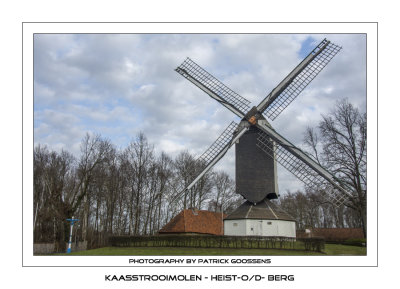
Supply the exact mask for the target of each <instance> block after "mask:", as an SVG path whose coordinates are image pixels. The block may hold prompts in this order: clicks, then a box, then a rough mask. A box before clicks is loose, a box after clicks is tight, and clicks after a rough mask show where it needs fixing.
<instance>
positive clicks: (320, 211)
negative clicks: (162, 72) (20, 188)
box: [33, 100, 367, 251]
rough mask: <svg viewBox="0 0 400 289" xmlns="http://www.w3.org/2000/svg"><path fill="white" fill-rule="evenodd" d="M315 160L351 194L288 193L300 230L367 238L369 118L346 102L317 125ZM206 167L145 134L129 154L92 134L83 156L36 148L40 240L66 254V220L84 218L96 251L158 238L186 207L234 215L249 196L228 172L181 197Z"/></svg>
mask: <svg viewBox="0 0 400 289" xmlns="http://www.w3.org/2000/svg"><path fill="white" fill-rule="evenodd" d="M305 144H306V146H307V148H308V150H309V152H310V155H313V157H314V158H315V159H316V161H317V162H319V163H320V164H321V165H322V166H324V167H326V168H328V169H329V170H331V171H332V172H333V173H335V175H336V177H338V178H339V179H340V182H342V184H344V185H345V186H346V187H347V188H349V191H350V192H351V194H352V197H351V198H350V199H349V201H348V202H346V204H345V206H341V207H339V208H338V207H335V206H334V205H332V204H331V203H329V202H326V199H324V198H323V194H324V192H323V191H321V188H319V187H308V188H306V190H305V193H303V192H300V191H298V192H295V193H291V192H287V193H286V194H282V196H281V198H280V200H279V201H278V202H279V203H280V205H281V206H282V207H283V209H284V210H286V211H287V212H288V213H289V214H291V215H292V216H293V217H295V219H296V220H297V227H298V228H300V229H302V228H306V227H326V228H328V227H362V228H363V229H364V233H366V184H367V183H366V115H365V114H361V113H360V112H359V111H358V110H357V109H356V108H354V107H353V106H352V105H351V104H350V103H349V102H348V101H346V100H343V101H341V102H339V103H338V104H337V106H336V108H335V110H334V111H333V112H332V113H331V114H330V115H328V116H324V117H323V120H322V121H321V122H320V125H319V126H318V128H316V129H313V128H308V129H307V131H306V133H305ZM201 166H202V164H201V163H198V162H197V161H196V160H195V158H194V157H193V156H192V155H191V154H189V153H188V152H187V151H184V152H181V153H180V154H179V155H178V156H176V157H175V158H171V157H170V156H169V155H167V154H166V153H164V152H163V153H161V154H156V153H155V151H154V148H153V146H152V145H151V144H149V142H148V141H147V139H146V137H145V135H144V134H143V133H140V134H138V135H137V136H136V138H134V139H133V140H132V141H131V143H130V144H129V145H128V146H127V147H126V148H125V149H122V150H117V149H116V147H115V145H113V144H112V143H111V142H110V141H109V140H107V139H104V138H102V137H101V136H100V135H89V134H87V135H86V136H85V137H84V139H83V140H82V143H81V154H80V156H78V157H77V158H76V157H74V156H73V155H72V154H71V153H69V152H67V151H65V150H63V151H61V152H56V151H52V150H50V149H49V148H47V147H46V146H42V145H37V146H36V147H35V148H34V204H33V206H34V216H33V230H34V232H33V233H34V241H35V242H56V243H57V244H58V245H59V250H61V251H62V250H64V248H65V247H64V246H65V243H64V242H65V241H66V240H67V238H68V234H69V227H68V223H67V222H66V219H67V218H71V217H75V218H78V219H80V222H79V223H78V226H76V228H77V231H76V232H75V236H76V237H77V238H79V239H80V240H88V241H89V245H91V246H92V247H95V246H99V245H102V244H103V242H104V241H105V239H106V238H107V236H109V235H111V234H118V235H123V234H129V235H152V234H155V233H157V232H158V231H159V229H161V228H162V227H163V226H164V225H165V224H166V223H167V222H168V221H169V220H170V219H171V218H172V217H173V216H175V215H176V214H177V213H178V212H180V211H181V210H182V209H185V208H190V207H195V208H199V209H208V210H214V211H217V210H221V209H223V210H224V212H227V213H229V212H230V211H232V210H234V209H235V208H236V207H237V206H238V205H239V204H240V203H241V202H243V198H242V197H240V196H239V195H237V194H235V184H234V181H233V180H232V179H231V178H230V177H229V175H228V174H226V173H225V172H215V171H212V170H211V171H209V172H208V173H207V174H205V175H204V177H203V178H202V179H201V180H200V181H199V182H198V183H197V184H196V185H195V186H194V187H193V188H192V189H191V190H190V191H188V192H186V193H185V194H183V195H182V196H179V197H176V196H177V193H178V192H180V191H181V190H182V189H183V188H185V187H186V186H187V185H188V184H189V183H190V182H191V181H192V180H193V177H194V176H195V175H196V172H198V171H199V169H200V168H201Z"/></svg>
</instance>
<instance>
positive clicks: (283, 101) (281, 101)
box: [257, 39, 342, 120]
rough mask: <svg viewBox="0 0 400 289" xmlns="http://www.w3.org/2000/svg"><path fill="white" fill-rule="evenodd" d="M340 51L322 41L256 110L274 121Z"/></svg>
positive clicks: (327, 42) (338, 48) (334, 45)
mask: <svg viewBox="0 0 400 289" xmlns="http://www.w3.org/2000/svg"><path fill="white" fill-rule="evenodd" d="M341 49H342V48H341V47H340V46H337V45H336V44H333V43H332V42H330V41H328V40H326V39H324V40H323V41H322V42H321V43H320V44H319V45H318V46H317V47H315V48H314V49H313V50H312V51H311V53H310V54H309V55H308V56H307V57H306V58H304V60H303V61H302V62H301V63H300V64H299V65H298V66H297V67H296V68H295V69H293V71H292V72H291V73H289V75H288V76H287V77H286V78H285V79H284V80H282V82H281V83H280V84H279V85H278V86H277V87H276V88H274V89H273V90H272V91H271V92H270V94H268V96H267V97H266V98H265V99H264V100H263V101H262V102H261V103H260V104H259V106H258V107H257V108H258V110H259V111H260V112H261V113H263V115H264V116H266V117H268V118H269V119H271V120H274V119H275V118H276V117H277V116H278V115H279V114H280V113H281V112H282V111H283V110H284V109H285V108H286V107H287V106H288V105H289V104H290V103H291V102H292V101H293V100H294V99H295V98H296V97H297V96H298V95H299V94H300V93H301V92H302V91H303V90H304V89H305V88H306V86H307V85H308V84H309V83H310V82H311V81H312V80H313V79H314V78H315V77H316V76H317V75H318V73H320V72H321V71H322V69H323V68H324V67H325V66H326V65H327V64H328V63H329V62H330V61H331V59H332V58H333V57H334V56H335V55H336V54H337V53H338V52H339V51H340V50H341Z"/></svg>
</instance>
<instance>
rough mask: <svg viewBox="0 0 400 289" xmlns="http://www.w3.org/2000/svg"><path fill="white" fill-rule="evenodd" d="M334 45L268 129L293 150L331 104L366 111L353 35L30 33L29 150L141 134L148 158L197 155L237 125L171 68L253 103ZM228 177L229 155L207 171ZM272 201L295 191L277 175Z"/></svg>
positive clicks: (122, 142)
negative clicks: (210, 79)
mask: <svg viewBox="0 0 400 289" xmlns="http://www.w3.org/2000/svg"><path fill="white" fill-rule="evenodd" d="M325 37H326V38H328V39H329V40H331V41H332V42H334V43H335V44H338V45H340V46H342V47H343V49H342V50H341V52H340V53H339V54H338V55H337V56H336V57H335V58H334V59H333V60H332V61H331V63H330V64H329V65H328V66H327V67H326V68H325V69H324V70H323V71H322V72H321V73H320V74H319V75H318V77H317V78H316V79H314V81H313V82H312V83H311V84H310V85H309V86H308V87H307V88H306V90H305V91H303V93H302V94H300V96H299V97H298V98H297V99H296V100H295V101H294V102H293V103H291V104H290V106H289V107H287V108H286V109H285V110H284V112H283V113H282V114H281V115H280V116H279V117H278V118H277V119H276V120H275V121H273V122H271V124H272V126H273V127H274V128H275V129H276V130H277V131H278V132H279V133H280V134H281V135H283V136H284V137H286V138H287V139H288V140H290V141H291V142H292V143H293V144H295V145H301V144H302V140H303V133H304V131H305V129H306V128H307V126H316V125H317V124H318V122H319V121H320V120H321V114H327V113H328V112H329V111H331V109H332V108H333V106H334V105H335V102H336V101H337V100H338V99H340V98H344V97H346V98H348V99H349V101H350V102H352V103H353V104H354V105H355V106H356V107H358V108H359V109H360V110H362V111H365V110H366V78H365V76H366V45H365V43H366V38H365V35H362V34H338V35H336V34H330V35H320V34H310V35H307V34H294V35H293V34H243V35H241V34H35V36H34V143H35V145H37V144H45V145H47V146H48V147H49V148H51V149H53V150H57V151H60V150H61V149H66V150H68V151H69V152H71V153H73V154H75V155H77V156H78V155H79V151H80V142H81V140H82V138H83V136H84V135H85V134H86V132H89V133H98V134H101V135H102V136H103V137H106V138H108V139H110V140H111V141H112V143H114V144H115V145H117V146H118V147H119V148H125V147H126V146H127V145H128V143H129V142H130V141H131V140H132V139H133V138H134V137H135V136H136V135H137V134H138V133H139V132H140V131H142V132H144V133H145V135H146V136H147V138H148V140H149V142H150V143H152V144H153V145H154V148H155V150H156V151H157V152H161V151H165V152H167V153H168V154H170V155H171V156H176V155H177V154H178V153H179V152H181V151H182V150H185V149H187V150H189V152H191V153H193V154H194V155H196V156H199V155H200V154H201V153H202V152H203V151H205V150H206V149H207V148H208V147H209V146H210V145H211V144H212V142H213V141H214V140H215V139H216V138H217V137H218V136H219V135H220V134H221V133H222V131H223V130H224V129H225V128H226V127H227V126H228V124H229V123H230V122H231V121H232V120H235V121H237V122H238V121H239V119H238V118H237V117H236V116H235V115H234V114H233V113H232V112H230V111H229V110H227V109H226V108H225V107H223V106H222V105H220V104H218V103H217V102H216V101H215V100H213V99H211V98H210V97H208V96H207V95H206V94H205V93H204V92H202V91H201V90H200V89H198V88H197V87H195V86H194V85H193V84H191V83H190V82H189V81H187V80H186V79H184V78H183V77H182V76H180V75H179V74H178V73H176V72H175V71H174V69H175V68H176V67H177V66H178V65H179V64H180V63H181V62H183V61H184V60H185V58H186V57H190V58H191V59H192V60H194V61H195V62H197V63H198V64H199V65H200V66H202V67H203V68H205V69H206V70H207V71H208V72H210V73H211V74H213V75H214V76H215V77H217V78H218V79H219V80H221V81H222V82H223V83H224V84H226V85H227V86H228V87H230V88H231V89H232V90H234V91H235V92H237V93H239V94H240V95H241V96H243V97H245V98H247V99H248V100H250V101H251V102H252V104H251V105H252V106H253V105H257V104H258V103H259V102H260V101H261V100H262V99H263V98H264V97H265V96H266V95H267V94H268V93H269V92H270V91H271V90H272V89H273V88H274V87H275V86H276V85H277V84H278V83H279V82H280V81H281V80H282V79H283V78H284V77H285V76H286V75H287V74H288V73H289V72H290V71H291V70H292V69H293V68H294V67H295V66H296V65H297V64H298V63H299V62H300V61H301V60H302V59H303V58H304V57H305V56H306V55H307V54H308V53H309V52H310V51H311V50H312V49H313V48H314V47H315V46H316V45H317V44H318V43H319V42H320V41H322V40H323V39H324V38H325ZM216 169H223V170H225V171H227V172H229V173H230V174H231V175H232V176H234V149H231V150H230V151H229V152H228V154H227V155H226V156H225V157H224V158H223V160H222V161H221V162H220V163H219V164H218V165H217V166H216ZM278 175H279V181H278V182H279V188H280V191H281V193H283V192H285V191H286V190H288V189H289V190H296V189H297V188H298V187H299V186H301V184H300V183H299V182H297V181H296V180H295V178H294V177H292V176H291V175H290V174H288V173H286V171H284V169H280V168H279V171H278Z"/></svg>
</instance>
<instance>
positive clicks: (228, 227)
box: [224, 219, 296, 238]
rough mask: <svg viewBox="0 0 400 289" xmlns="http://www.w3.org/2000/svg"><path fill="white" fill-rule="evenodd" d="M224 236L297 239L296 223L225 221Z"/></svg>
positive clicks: (245, 220) (251, 220)
mask: <svg viewBox="0 0 400 289" xmlns="http://www.w3.org/2000/svg"><path fill="white" fill-rule="evenodd" d="M235 224H236V225H235ZM224 234H225V235H231V236H245V235H247V236H279V237H290V238H296V223H295V222H292V221H284V220H253V219H242V220H224Z"/></svg>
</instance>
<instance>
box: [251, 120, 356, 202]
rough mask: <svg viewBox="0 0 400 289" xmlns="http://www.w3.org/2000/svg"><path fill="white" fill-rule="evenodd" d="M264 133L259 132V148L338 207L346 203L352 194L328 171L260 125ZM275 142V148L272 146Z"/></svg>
mask: <svg viewBox="0 0 400 289" xmlns="http://www.w3.org/2000/svg"><path fill="white" fill-rule="evenodd" d="M258 126H259V127H260V128H261V129H262V130H263V131H260V132H259V135H258V138H257V144H256V145H257V146H258V147H259V148H260V149H261V150H263V151H264V152H265V153H267V154H268V155H270V156H271V157H275V159H276V161H277V162H278V163H279V164H280V165H282V166H283V167H284V168H286V169H287V170H288V171H290V172H291V173H292V174H293V175H295V176H296V177H297V178H298V179H299V180H301V181H302V182H304V183H305V184H306V186H313V185H316V186H317V187H318V188H320V189H321V190H323V191H325V192H326V193H327V196H328V197H329V201H331V202H332V203H334V204H336V205H337V206H340V205H342V204H343V203H345V202H346V201H347V200H348V199H349V197H351V194H350V193H349V192H348V190H346V188H344V187H343V185H342V184H341V183H340V182H339V181H338V180H337V179H336V178H335V177H334V176H333V175H332V174H331V173H330V172H328V171H327V170H326V169H324V168H323V167H321V166H320V165H319V164H318V163H316V162H315V161H314V160H312V159H311V158H310V157H309V156H307V155H306V154H305V153H304V152H302V151H301V150H300V149H299V148H297V147H295V146H294V145H292V144H291V143H290V142H289V141H287V140H286V139H284V138H283V137H282V136H280V135H279V134H278V133H276V132H275V131H274V130H273V129H272V128H269V127H268V126H266V125H258ZM271 142H273V144H274V145H273V146H271Z"/></svg>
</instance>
